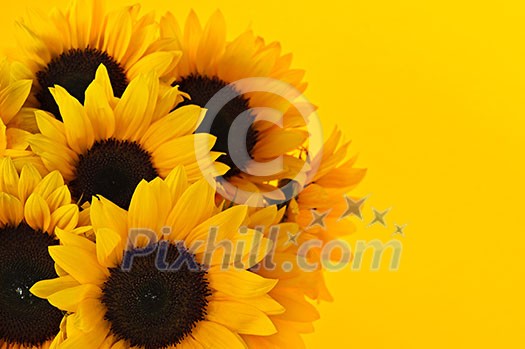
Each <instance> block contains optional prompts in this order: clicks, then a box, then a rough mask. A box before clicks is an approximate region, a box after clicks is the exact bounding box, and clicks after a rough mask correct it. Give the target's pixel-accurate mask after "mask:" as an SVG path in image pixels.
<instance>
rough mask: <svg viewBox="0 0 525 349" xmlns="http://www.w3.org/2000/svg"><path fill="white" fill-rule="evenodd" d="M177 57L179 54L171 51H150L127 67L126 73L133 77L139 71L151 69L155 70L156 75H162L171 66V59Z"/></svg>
mask: <svg viewBox="0 0 525 349" xmlns="http://www.w3.org/2000/svg"><path fill="white" fill-rule="evenodd" d="M179 57H180V56H179V54H178V53H177V52H173V51H164V52H155V53H151V54H149V55H147V56H145V57H143V58H142V59H141V60H140V61H138V62H137V63H135V64H134V65H133V66H132V67H131V68H130V69H129V71H128V74H129V76H130V77H135V76H137V75H138V74H140V73H143V72H149V71H151V72H155V73H156V74H157V76H162V75H164V73H166V70H167V69H168V68H169V67H170V66H171V64H172V62H173V60H175V59H178V58H179Z"/></svg>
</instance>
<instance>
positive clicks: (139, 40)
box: [12, 0, 180, 119]
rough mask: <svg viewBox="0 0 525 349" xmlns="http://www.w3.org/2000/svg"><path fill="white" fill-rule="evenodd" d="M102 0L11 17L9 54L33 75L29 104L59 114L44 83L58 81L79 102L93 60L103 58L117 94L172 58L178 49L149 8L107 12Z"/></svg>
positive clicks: (167, 65)
mask: <svg viewBox="0 0 525 349" xmlns="http://www.w3.org/2000/svg"><path fill="white" fill-rule="evenodd" d="M105 3H106V2H105V1H103V0H78V1H72V2H71V3H70V5H69V7H68V9H67V11H65V12H63V11H61V10H60V9H53V11H51V13H50V14H49V15H46V14H44V13H40V12H38V11H35V10H32V12H30V14H29V15H28V16H27V18H23V19H21V20H19V21H18V22H17V25H16V31H15V34H16V38H17V41H18V47H17V49H16V50H13V51H14V53H13V55H14V56H13V57H12V58H13V59H15V60H18V61H20V62H21V63H22V64H23V65H24V66H25V67H26V73H25V76H26V77H27V78H28V79H31V80H34V81H35V86H34V89H33V91H32V94H31V98H30V99H29V101H28V105H29V106H31V107H36V108H40V109H43V110H46V111H48V112H50V113H52V114H54V115H55V116H56V117H57V118H58V119H61V118H62V116H61V114H60V110H59V108H58V106H57V104H56V103H55V100H54V99H53V96H52V95H51V93H50V92H49V87H54V86H55V85H60V86H62V87H64V88H65V89H66V90H67V91H69V93H71V95H73V96H74V97H75V98H77V99H78V100H79V101H80V102H81V103H83V102H84V99H85V91H86V89H87V87H88V85H89V84H90V83H91V81H93V79H94V77H95V72H96V70H97V68H98V66H99V65H100V64H104V65H105V66H106V68H107V69H108V72H109V76H110V81H111V85H112V87H113V92H114V93H115V95H116V96H117V97H121V96H122V94H123V93H124V91H125V89H126V86H127V85H128V83H129V81H131V80H132V79H133V78H135V77H137V76H138V75H139V74H141V73H146V72H149V71H156V72H157V73H158V74H159V76H163V75H164V74H165V73H166V72H168V71H170V70H171V69H173V65H175V64H177V61H178V59H179V58H180V52H176V51H174V50H172V49H171V47H172V46H173V45H171V44H170V42H169V40H160V38H159V37H158V36H159V35H158V24H157V23H155V19H154V13H149V14H147V15H145V16H141V15H140V14H139V12H140V6H139V5H134V6H129V7H123V8H120V9H117V10H115V11H113V12H107V11H106V10H105V8H104V4H105Z"/></svg>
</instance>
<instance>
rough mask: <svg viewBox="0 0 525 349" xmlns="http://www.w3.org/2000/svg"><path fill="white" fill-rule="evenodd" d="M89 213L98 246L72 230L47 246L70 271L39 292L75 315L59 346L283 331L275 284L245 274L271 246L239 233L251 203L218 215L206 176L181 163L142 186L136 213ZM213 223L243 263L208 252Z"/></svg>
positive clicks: (223, 341) (238, 344)
mask: <svg viewBox="0 0 525 349" xmlns="http://www.w3.org/2000/svg"><path fill="white" fill-rule="evenodd" d="M90 212H91V221H92V223H93V230H94V231H95V234H96V243H94V242H92V241H91V240H89V239H87V238H84V237H81V236H78V235H73V234H64V236H63V238H62V239H61V241H62V245H61V246H53V247H51V248H50V249H49V250H50V254H51V256H52V257H53V259H54V260H55V262H56V263H57V265H58V266H59V267H60V268H61V269H63V270H64V271H65V273H64V274H63V275H61V276H60V277H58V278H55V279H51V280H46V281H41V282H39V283H37V284H36V285H35V286H34V287H33V288H32V289H31V291H32V292H33V293H34V294H35V295H37V296H39V297H42V298H46V299H48V300H49V301H50V302H51V304H53V305H55V306H57V307H58V308H59V309H62V310H64V311H67V312H69V313H70V314H71V315H69V316H68V320H67V339H66V340H65V341H64V343H63V345H62V346H61V348H64V349H68V348H90V349H97V348H109V347H113V348H144V347H145V348H152V349H153V348H201V347H202V348H212V347H213V348H245V347H246V346H245V343H244V341H243V340H242V338H241V335H261V336H266V335H272V334H274V333H275V332H276V328H275V326H274V324H273V323H272V321H270V320H269V318H268V316H267V315H266V314H267V313H269V312H271V311H272V310H275V309H276V308H279V305H278V304H276V302H275V301H273V300H272V299H271V298H270V297H269V296H268V294H267V293H268V291H270V290H271V289H272V288H273V287H274V286H275V283H276V281H275V280H271V279H266V278H263V277H261V276H258V275H256V274H254V273H252V272H249V271H247V270H244V269H245V268H249V267H251V266H253V265H254V264H255V263H257V262H259V261H260V260H261V258H262V257H264V253H265V249H257V250H256V252H255V254H253V247H254V246H255V244H254V243H253V242H255V241H261V246H262V245H267V241H265V239H263V238H261V239H256V236H257V233H256V232H255V231H254V230H250V229H245V230H242V229H240V227H241V225H242V224H243V222H244V221H245V220H246V215H247V207H246V206H235V207H233V208H230V209H227V210H225V211H223V212H220V209H219V208H218V207H216V206H215V188H214V187H212V186H210V185H209V184H208V182H207V181H206V180H205V179H201V180H199V181H197V182H196V183H194V184H191V185H189V184H188V182H187V177H186V174H185V171H184V170H183V168H180V167H179V168H177V169H175V170H173V171H172V172H171V173H170V175H168V177H167V178H166V179H165V180H162V179H160V178H156V179H155V180H153V181H151V182H149V183H148V182H146V181H142V182H141V183H140V184H139V185H138V187H137V190H136V191H135V193H134V195H133V198H132V201H131V205H130V208H129V211H125V210H123V209H121V208H120V207H118V206H117V205H115V204H113V203H111V202H110V201H109V200H106V199H105V198H103V197H99V198H98V199H93V201H92V206H91V211H90ZM210 227H213V228H214V229H215V230H214V231H215V233H216V236H215V238H214V241H215V242H217V244H224V243H225V242H230V243H232V244H233V246H237V247H238V248H235V249H234V250H232V253H233V251H234V253H233V254H234V255H235V256H236V258H235V261H232V258H227V257H228V255H229V253H227V252H226V249H224V250H222V249H220V248H217V249H216V250H213V251H215V252H217V251H218V253H213V254H209V253H208V252H207V250H208V249H209V248H212V249H213V247H212V246H213V245H214V244H215V242H213V241H210V240H209V234H210ZM134 229H135V230H134ZM137 229H138V230H137ZM134 232H135V233H136V234H134ZM146 233H148V234H146ZM259 235H260V234H259ZM156 241H158V242H157V243H155V242H156ZM240 242H242V244H241V243H240ZM146 250H148V252H145V251H146ZM159 256H160V257H159ZM181 260H182V261H183V262H180V261H181ZM240 261H242V266H241V267H239V268H237V267H236V266H235V265H236V264H235V263H237V262H240ZM250 261H252V262H250ZM178 262H180V263H178ZM172 263H173V264H172ZM177 263H178V264H177ZM175 264H176V267H174V265H175ZM278 310H279V309H278Z"/></svg>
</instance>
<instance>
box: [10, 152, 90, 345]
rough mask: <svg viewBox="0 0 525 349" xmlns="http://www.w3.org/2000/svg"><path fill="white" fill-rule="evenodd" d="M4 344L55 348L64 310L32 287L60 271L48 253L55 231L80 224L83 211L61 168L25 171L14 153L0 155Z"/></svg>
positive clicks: (54, 241) (55, 242) (74, 229)
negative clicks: (17, 164)
mask: <svg viewBox="0 0 525 349" xmlns="http://www.w3.org/2000/svg"><path fill="white" fill-rule="evenodd" d="M0 173H2V176H0V241H1V248H0V280H1V282H0V318H1V319H2V321H0V348H5V349H11V348H12V349H30V348H31V349H34V348H38V349H40V348H42V349H43V348H46V349H47V348H50V347H51V348H55V346H56V345H57V344H58V343H59V342H60V341H61V339H62V337H61V336H58V337H56V338H55V336H56V335H57V334H58V333H59V330H60V325H61V322H62V319H63V313H62V312H61V311H60V310H58V309H56V308H55V307H53V306H51V305H50V304H49V303H48V302H47V301H44V300H41V299H38V298H37V297H35V296H33V295H32V294H31V293H30V292H29V289H30V288H31V287H32V286H33V284H34V283H35V282H37V281H40V280H45V279H49V278H53V277H56V276H57V271H56V270H55V265H54V262H53V260H52V259H51V257H50V256H49V253H48V247H49V246H55V245H58V243H59V241H58V239H57V237H56V236H55V234H54V232H55V229H56V230H60V231H68V232H73V233H74V234H77V233H82V232H85V230H86V229H89V228H85V227H80V228H77V224H78V220H79V211H78V207H77V205H74V204H71V194H70V193H69V190H68V188H67V186H66V185H65V184H64V180H63V179H62V177H61V176H60V173H58V172H57V171H55V172H52V173H50V174H48V175H47V176H45V177H44V178H42V176H41V175H40V174H39V172H38V171H37V170H36V168H35V167H34V166H32V165H30V164H29V165H25V166H24V167H23V168H22V170H21V172H20V175H19V174H18V173H17V171H16V168H15V165H14V163H13V161H12V160H11V159H10V158H1V159H0Z"/></svg>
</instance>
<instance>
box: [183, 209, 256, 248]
mask: <svg viewBox="0 0 525 349" xmlns="http://www.w3.org/2000/svg"><path fill="white" fill-rule="evenodd" d="M247 212H248V207H247V206H244V205H239V206H234V207H232V208H229V209H227V210H226V211H223V212H220V213H219V214H216V215H214V216H212V217H211V218H209V219H207V220H205V221H204V222H202V223H201V224H199V225H198V226H197V227H195V228H194V229H192V231H191V232H190V234H189V235H188V236H187V237H186V239H185V240H186V241H188V242H189V244H190V245H191V243H193V242H194V241H195V240H201V241H206V240H207V238H208V235H209V234H210V229H212V228H213V229H214V231H216V232H217V236H216V240H217V241H223V240H230V241H231V239H232V238H233V236H235V234H236V232H237V231H238V230H239V227H240V226H241V224H242V223H243V222H244V220H245V219H246V213H247ZM233 242H234V241H233Z"/></svg>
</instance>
